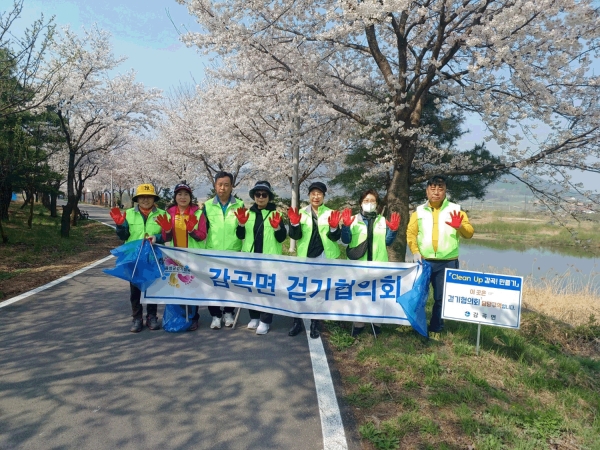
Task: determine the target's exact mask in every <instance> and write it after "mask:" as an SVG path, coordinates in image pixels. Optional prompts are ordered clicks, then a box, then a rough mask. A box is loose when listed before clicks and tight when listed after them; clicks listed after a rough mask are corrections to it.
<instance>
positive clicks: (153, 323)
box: [146, 316, 160, 330]
mask: <svg viewBox="0 0 600 450" xmlns="http://www.w3.org/2000/svg"><path fill="white" fill-rule="evenodd" d="M146 326H147V327H148V329H150V330H160V325H159V324H158V317H156V316H148V317H146Z"/></svg>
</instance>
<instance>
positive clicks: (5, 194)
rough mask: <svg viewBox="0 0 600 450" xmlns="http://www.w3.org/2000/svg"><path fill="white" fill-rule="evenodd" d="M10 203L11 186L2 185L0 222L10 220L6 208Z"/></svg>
mask: <svg viewBox="0 0 600 450" xmlns="http://www.w3.org/2000/svg"><path fill="white" fill-rule="evenodd" d="M11 201H12V185H10V184H3V185H2V187H1V188H0V220H10V217H9V216H8V208H9V207H10V202H11Z"/></svg>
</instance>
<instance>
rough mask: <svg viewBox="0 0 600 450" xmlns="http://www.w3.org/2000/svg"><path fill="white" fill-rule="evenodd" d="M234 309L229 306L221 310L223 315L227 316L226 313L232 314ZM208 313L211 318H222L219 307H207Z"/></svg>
mask: <svg viewBox="0 0 600 450" xmlns="http://www.w3.org/2000/svg"><path fill="white" fill-rule="evenodd" d="M234 309H235V308H233V307H231V306H225V307H224V308H223V313H225V314H227V313H230V314H232V313H233V310H234ZM208 312H209V313H210V315H211V316H213V317H223V313H222V312H221V307H220V306H209V307H208Z"/></svg>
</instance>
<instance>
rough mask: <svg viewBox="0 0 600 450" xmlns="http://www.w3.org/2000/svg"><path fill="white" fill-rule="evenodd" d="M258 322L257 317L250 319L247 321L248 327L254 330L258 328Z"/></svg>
mask: <svg viewBox="0 0 600 450" xmlns="http://www.w3.org/2000/svg"><path fill="white" fill-rule="evenodd" d="M259 322H260V320H258V319H251V320H250V322H248V329H250V330H256V329H257V328H258V324H259Z"/></svg>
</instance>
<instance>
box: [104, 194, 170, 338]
mask: <svg viewBox="0 0 600 450" xmlns="http://www.w3.org/2000/svg"><path fill="white" fill-rule="evenodd" d="M159 199H160V197H159V196H158V195H156V192H155V191H154V186H153V185H151V184H140V185H139V186H138V187H137V189H136V191H135V195H134V196H133V201H134V202H137V205H136V206H135V207H133V208H130V209H128V210H126V211H125V212H123V213H122V214H121V210H120V209H119V208H113V209H111V210H110V216H111V217H112V219H113V220H114V221H115V223H116V224H117V236H119V238H120V239H121V240H123V241H125V242H131V241H136V240H139V239H149V240H150V242H152V243H153V244H154V243H158V244H163V243H164V238H163V236H162V232H161V227H160V225H159V224H158V223H157V222H156V219H158V217H159V216H160V215H162V214H166V212H165V211H163V210H162V209H160V208H158V207H157V206H156V205H155V203H154V202H156V201H158V200H159ZM167 217H168V215H167ZM129 285H130V286H129V288H130V295H129V300H130V302H131V310H132V314H131V315H132V316H133V323H132V325H131V329H130V330H129V331H131V332H132V333H139V332H140V331H142V328H143V317H144V307H143V305H142V304H141V303H140V298H141V295H142V293H141V291H140V290H139V289H138V288H137V287H135V286H134V285H133V284H131V283H130V284H129ZM157 311H158V305H155V304H147V305H146V326H147V327H148V328H149V329H150V330H159V329H160V325H159V324H158V315H157Z"/></svg>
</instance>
